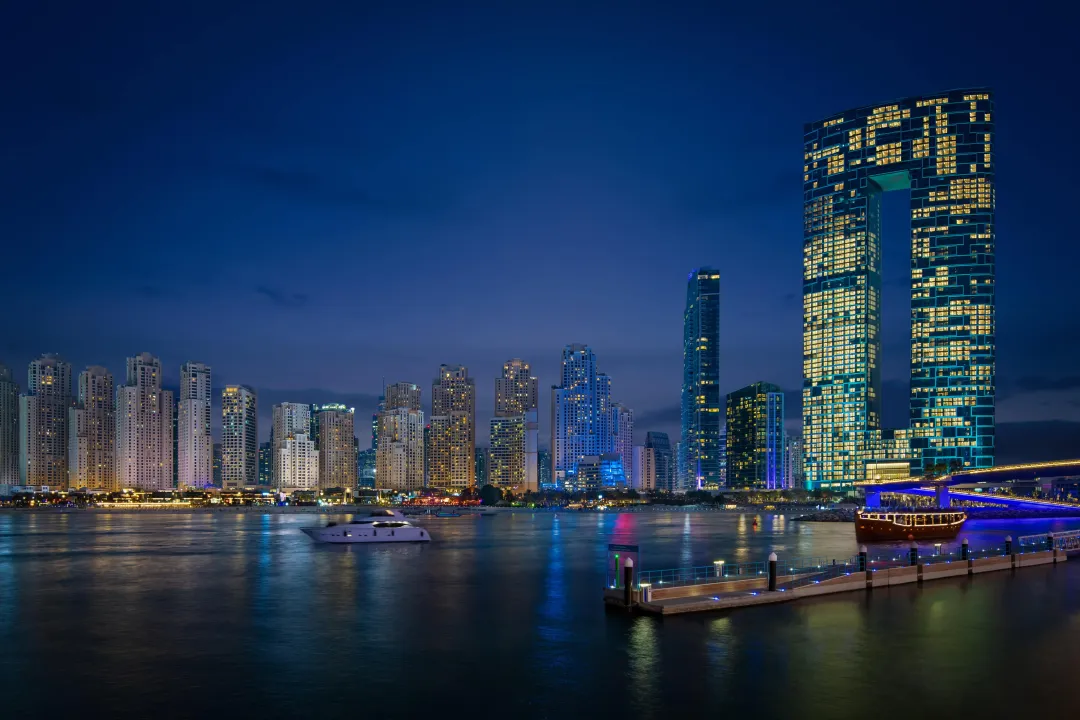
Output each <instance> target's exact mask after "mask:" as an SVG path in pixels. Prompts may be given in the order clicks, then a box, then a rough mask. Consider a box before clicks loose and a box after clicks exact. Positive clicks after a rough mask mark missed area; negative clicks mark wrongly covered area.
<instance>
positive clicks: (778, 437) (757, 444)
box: [727, 382, 786, 490]
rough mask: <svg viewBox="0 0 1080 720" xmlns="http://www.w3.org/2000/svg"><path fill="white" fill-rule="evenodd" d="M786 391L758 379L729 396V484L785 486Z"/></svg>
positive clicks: (737, 485)
mask: <svg viewBox="0 0 1080 720" xmlns="http://www.w3.org/2000/svg"><path fill="white" fill-rule="evenodd" d="M785 453H786V447H785V442H784V393H783V392H782V391H781V390H780V388H778V387H777V386H776V385H773V384H771V383H764V382H757V383H753V384H752V385H747V386H746V387H744V388H740V389H738V390H736V391H735V392H733V393H729V394H728V398H727V471H728V486H729V487H754V488H767V489H770V490H772V489H777V488H782V487H783V486H784V459H785Z"/></svg>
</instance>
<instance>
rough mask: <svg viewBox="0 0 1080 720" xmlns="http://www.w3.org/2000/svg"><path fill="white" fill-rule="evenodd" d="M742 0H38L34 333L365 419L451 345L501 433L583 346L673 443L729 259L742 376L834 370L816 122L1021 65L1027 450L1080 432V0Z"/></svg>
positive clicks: (899, 390) (20, 79) (13, 309)
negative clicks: (817, 190) (708, 290)
mask: <svg viewBox="0 0 1080 720" xmlns="http://www.w3.org/2000/svg"><path fill="white" fill-rule="evenodd" d="M727 5H729V3H719V2H709V3H700V4H693V5H681V4H678V3H673V2H662V3H661V2H658V3H649V4H645V3H633V2H630V3H610V4H605V5H596V6H590V5H589V4H588V3H584V2H574V3H557V2H542V3H526V2H505V1H503V2H492V3H489V4H479V3H445V2H435V3H430V4H414V3H408V2H387V3H382V4H375V3H363V2H342V3H336V4H333V5H331V4H324V3H321V2H295V1H293V0H290V1H288V2H279V1H276V0H267V1H264V2H261V3H258V4H255V3H228V2H212V3H205V2H184V3H152V2H151V3H147V2H126V3H114V2H81V1H80V2H66V3H50V2H12V3H6V4H5V6H4V9H3V10H0V59H2V60H3V63H4V67H5V68H6V70H5V73H4V76H5V77H4V82H3V93H2V96H0V118H2V128H3V131H2V132H0V158H2V162H0V195H2V197H3V201H2V204H0V208H2V210H0V238H2V239H3V267H4V273H3V278H4V281H3V285H2V293H3V295H2V297H3V300H4V305H5V307H6V308H7V310H6V311H5V312H4V313H3V315H2V317H3V320H2V325H0V327H2V332H0V361H2V362H5V363H6V364H8V365H9V366H11V367H12V368H13V370H14V372H15V373H16V375H17V377H18V380H19V383H20V386H22V387H25V383H26V377H25V368H26V363H27V362H29V361H30V360H31V359H32V358H33V357H35V356H36V355H38V354H40V353H41V352H46V351H48V352H59V353H61V354H62V355H63V356H64V357H65V358H66V359H68V360H69V361H71V362H72V363H73V364H74V366H75V369H76V371H78V370H80V369H82V367H84V366H85V365H87V364H95V363H96V364H104V365H106V366H108V367H109V368H111V369H112V370H113V372H114V373H115V374H117V376H118V379H119V378H120V376H122V374H123V363H124V358H125V357H126V356H128V355H133V354H135V353H137V352H141V351H144V350H146V351H150V352H152V353H154V354H156V355H158V356H160V357H161V358H162V360H163V362H164V363H165V365H166V382H167V384H169V383H171V384H175V383H176V382H177V381H178V377H179V368H180V364H181V363H182V362H184V361H185V360H189V359H190V360H198V361H202V362H206V363H209V364H210V365H212V366H213V370H214V384H215V386H216V387H220V386H221V385H223V384H224V383H246V384H249V385H252V386H254V387H256V388H257V389H258V390H259V393H260V406H261V407H260V414H261V415H262V417H263V418H267V417H268V416H269V408H270V404H271V403H275V402H280V401H282V400H294V401H320V402H326V401H333V400H341V401H343V402H346V403H349V404H351V405H355V406H356V407H357V412H358V413H362V418H361V419H360V421H359V422H358V426H359V427H358V435H360V442H361V447H366V446H367V443H368V436H367V428H366V417H367V416H368V415H369V414H370V412H371V411H372V409H373V407H374V402H375V398H376V396H377V395H378V394H379V389H380V385H381V382H382V380H383V379H384V378H385V380H386V381H388V382H392V381H398V380H407V381H412V382H416V383H419V384H420V385H421V386H422V387H423V389H424V404H425V409H426V408H427V406H428V405H429V403H430V386H431V380H432V378H433V377H434V375H435V373H436V371H437V369H438V365H439V364H440V363H448V364H458V363H461V364H465V365H467V366H468V367H469V370H470V373H471V374H472V375H473V376H474V377H475V378H476V382H477V391H478V426H479V436H480V440H481V442H483V441H485V439H486V426H487V419H488V418H489V417H490V415H491V413H492V404H493V395H494V391H493V385H494V378H495V376H496V375H497V374H498V372H499V369H500V367H501V364H502V362H503V361H504V360H507V359H509V358H511V357H521V358H524V359H525V360H527V361H530V362H531V363H533V366H534V369H535V370H536V372H537V375H538V377H539V378H540V386H541V388H542V392H541V413H540V415H541V418H542V425H541V437H542V442H543V444H545V445H546V443H547V439H546V435H547V432H548V430H547V421H548V407H549V393H548V391H547V388H549V387H550V386H551V385H552V384H554V383H555V382H557V376H556V372H557V367H558V361H559V356H560V351H561V348H562V346H563V345H565V344H567V343H571V342H583V343H588V344H590V345H591V346H592V347H593V349H594V350H595V351H596V353H597V357H598V361H599V365H600V369H601V370H602V371H604V372H607V373H608V374H610V375H611V376H612V378H613V395H614V397H615V399H617V400H619V401H622V402H624V403H626V404H628V405H630V406H631V407H632V408H634V409H635V412H636V427H637V429H638V434H639V435H641V436H643V435H644V432H645V431H646V430H666V431H668V432H669V433H671V434H672V438H673V440H674V439H675V438H676V437H677V435H678V403H679V386H680V382H681V358H682V308H683V303H684V300H685V292H686V288H685V283H686V277H687V273H688V272H689V271H690V270H691V269H693V268H695V267H698V266H701V265H712V266H714V267H716V268H718V269H719V270H720V273H721V278H722V284H723V296H722V303H723V310H722V320H721V323H722V332H723V340H722V349H721V353H722V378H723V380H722V386H723V389H724V390H725V391H728V390H733V389H736V388H738V387H741V386H743V385H745V384H747V383H750V382H753V381H755V380H765V381H771V382H775V383H777V384H779V385H781V386H782V387H784V388H787V389H790V390H795V389H797V388H798V387H800V384H801V342H802V340H801V278H802V269H801V247H802V183H801V169H802V167H801V166H802V129H803V123H804V122H808V121H812V120H817V119H821V118H823V117H825V116H828V115H830V114H834V113H837V112H839V111H842V110H845V109H848V108H851V107H856V106H860V105H866V104H875V103H884V102H886V101H888V100H892V99H895V98H899V97H904V96H908V95H916V94H926V93H933V92H936V91H939V90H944V89H949V88H954V87H965V86H989V87H991V88H992V89H993V90H994V92H995V101H996V111H995V120H996V123H997V145H996V148H995V150H996V153H997V156H996V163H997V174H998V187H997V239H998V246H997V247H998V253H997V261H998V266H997V269H998V280H997V290H998V296H997V299H998V315H997V321H998V325H997V332H998V401H999V402H998V422H999V431H998V433H999V456H998V457H999V461H1009V460H1016V459H1036V458H1051V457H1076V456H1080V368H1078V364H1080V363H1078V360H1077V357H1078V353H1080V313H1078V312H1077V310H1078V307H1080V301H1078V300H1077V285H1078V282H1077V279H1076V268H1077V267H1078V266H1080V239H1078V237H1077V232H1076V221H1075V218H1076V207H1077V205H1078V203H1077V196H1078V193H1080V181H1078V177H1080V173H1078V171H1077V168H1080V151H1078V149H1077V142H1076V139H1075V134H1076V132H1077V127H1078V126H1080V97H1078V95H1080V93H1077V91H1076V87H1077V80H1076V77H1077V70H1078V69H1080V61H1078V56H1077V50H1076V49H1075V37H1074V31H1075V28H1076V26H1077V20H1078V19H1080V18H1078V17H1077V14H1078V11H1077V10H1076V9H1075V7H1073V6H1068V5H1066V4H1061V5H1059V6H1058V7H1057V8H1056V9H1055V10H1054V15H1052V16H1051V15H1049V14H1046V13H1044V12H1042V11H1041V10H1040V9H1039V6H1040V5H1041V4H1040V3H1020V4H1010V5H1014V6H1015V7H1013V8H1012V9H1006V4H1005V3H985V2H984V3H968V2H952V3H911V2H908V3H902V4H901V3H876V2H866V1H865V0H863V1H862V2H859V3H851V4H847V3H835V2H820V3H815V2H798V3H788V2H771V3H739V5H741V6H742V7H741V8H739V9H737V10H732V9H727V8H725V7H723V6H727ZM166 6H168V7H167V9H166ZM454 6H457V7H454ZM1043 7H1046V8H1048V7H1049V6H1043ZM1061 128H1064V129H1065V130H1066V135H1065V136H1063V137H1061V138H1060V139H1058V138H1055V131H1056V130H1060V129H1061ZM895 195H897V194H895V193H894V194H892V195H890V196H887V197H886V202H885V212H886V215H885V218H886V219H885V251H884V255H885V268H884V275H885V291H884V303H885V366H884V371H883V376H884V378H885V383H886V384H885V411H884V412H885V419H886V422H887V423H888V424H889V425H891V426H902V425H906V422H907V363H908V341H907V337H908V335H907V333H908V330H907V317H908V316H907V313H908V282H909V281H908V276H909V272H908V266H907V257H908V254H909V246H908V242H907V232H906V227H907V226H906V218H905V217H904V210H905V201H906V198H905V197H904V196H903V195H900V196H899V197H894V196H895ZM788 403H789V415H790V416H791V417H792V421H791V422H792V426H793V427H797V426H798V422H797V420H796V418H798V416H799V412H800V411H799V406H798V396H797V393H791V394H789V396H788ZM263 425H264V427H263V428H262V432H261V434H262V435H263V437H264V438H265V436H266V435H267V433H268V432H269V428H268V427H267V426H266V423H263Z"/></svg>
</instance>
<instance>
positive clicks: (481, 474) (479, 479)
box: [476, 447, 491, 487]
mask: <svg viewBox="0 0 1080 720" xmlns="http://www.w3.org/2000/svg"><path fill="white" fill-rule="evenodd" d="M489 462H490V458H489V456H488V449H487V448H485V447H478V448H476V485H477V487H482V486H484V485H487V484H488V483H489V482H491V480H490V478H489V477H488V467H489V465H488V463H489Z"/></svg>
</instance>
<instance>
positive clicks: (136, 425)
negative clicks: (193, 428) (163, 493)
mask: <svg viewBox="0 0 1080 720" xmlns="http://www.w3.org/2000/svg"><path fill="white" fill-rule="evenodd" d="M175 412H176V403H175V400H174V397H173V394H172V391H170V390H162V389H161V360H159V359H158V358H156V357H154V356H153V355H151V354H150V353H145V352H144V353H140V354H139V355H136V356H134V357H129V358H128V359H127V382H126V383H125V384H124V385H123V386H122V387H120V388H119V389H118V390H117V391H116V454H117V473H118V474H119V476H120V477H119V482H120V487H121V488H134V489H138V490H171V489H172V488H173V487H174V485H173V457H174V456H173V438H174V435H173V428H174V424H173V414H174V413H175Z"/></svg>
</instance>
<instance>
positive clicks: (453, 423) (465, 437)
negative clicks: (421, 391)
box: [388, 365, 476, 489]
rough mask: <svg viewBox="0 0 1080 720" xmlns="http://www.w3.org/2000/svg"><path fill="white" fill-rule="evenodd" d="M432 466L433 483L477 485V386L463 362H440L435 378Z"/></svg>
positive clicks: (452, 486) (460, 486)
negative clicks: (437, 374) (441, 363)
mask: <svg viewBox="0 0 1080 720" xmlns="http://www.w3.org/2000/svg"><path fill="white" fill-rule="evenodd" d="M388 399H389V398H388ZM429 466H430V467H429V472H430V485H431V487H437V488H447V489H464V488H469V487H475V486H476V387H475V385H474V384H473V380H472V378H470V377H469V371H468V369H467V368H465V367H464V366H462V365H440V366H439V376H438V377H437V378H435V380H433V381H432V385H431V456H430V459H429Z"/></svg>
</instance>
